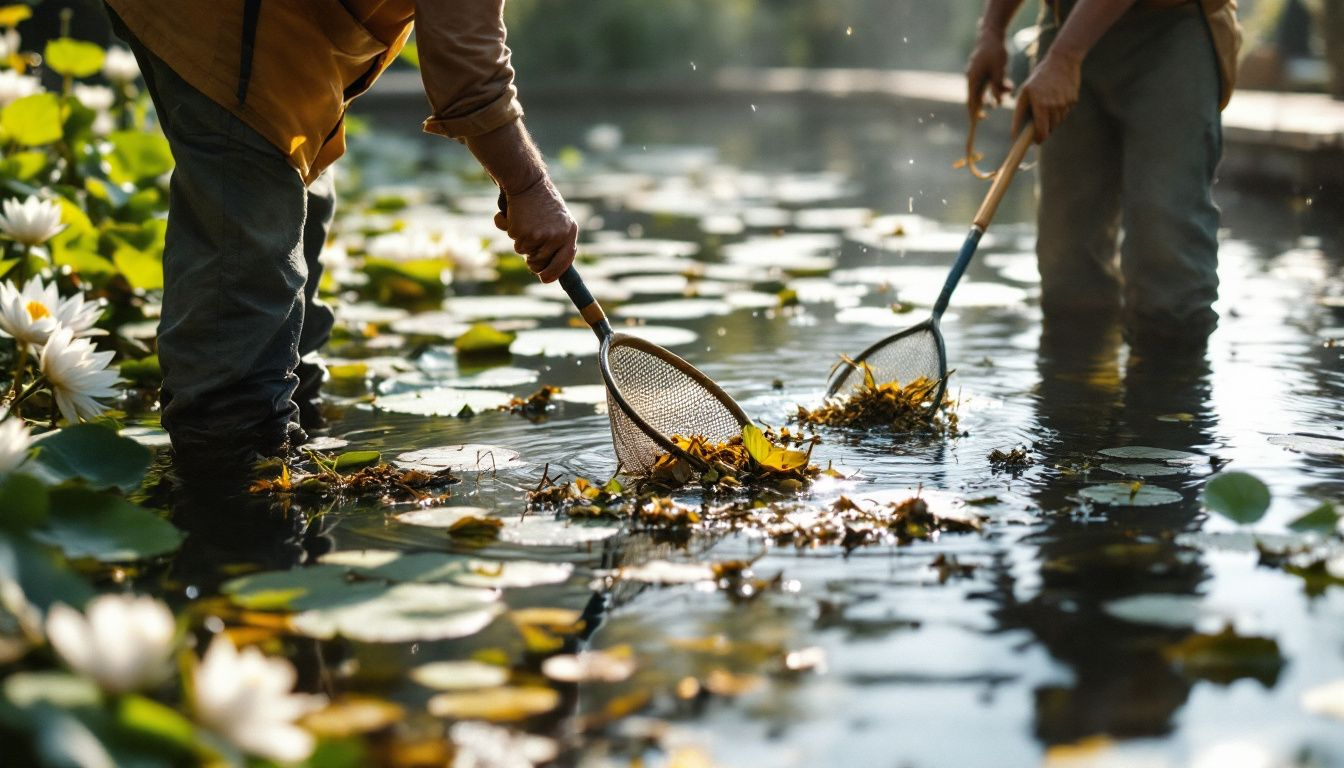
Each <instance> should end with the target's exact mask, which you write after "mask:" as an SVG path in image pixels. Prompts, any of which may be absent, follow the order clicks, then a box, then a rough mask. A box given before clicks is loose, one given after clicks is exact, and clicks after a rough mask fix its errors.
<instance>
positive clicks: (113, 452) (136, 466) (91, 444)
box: [33, 424, 153, 492]
mask: <svg viewBox="0 0 1344 768" xmlns="http://www.w3.org/2000/svg"><path fill="white" fill-rule="evenodd" d="M34 444H35V445H37V447H38V452H37V458H36V459H35V466H34V467H33V469H36V470H37V471H39V472H40V473H41V474H42V475H43V477H44V479H46V480H48V481H50V482H52V483H59V482H62V481H65V480H71V479H75V478H79V479H82V480H84V482H86V483H88V484H89V485H91V486H94V487H97V488H120V489H121V490H123V491H126V492H130V491H133V490H135V489H136V488H138V487H139V486H140V481H141V480H143V479H144V477H145V471H146V470H147V469H149V462H150V460H151V459H152V458H153V457H152V456H151V455H150V452H149V451H148V450H146V448H145V447H144V446H142V445H140V444H139V443H137V442H136V441H135V440H132V439H131V438H129V437H122V436H121V435H118V434H117V433H116V432H114V431H112V430H110V429H108V428H107V427H104V426H101V425H98V424H76V425H74V426H71V427H66V428H65V429H61V430H57V431H55V432H49V433H47V434H46V435H44V436H42V437H40V438H38V439H37V440H35V441H34Z"/></svg>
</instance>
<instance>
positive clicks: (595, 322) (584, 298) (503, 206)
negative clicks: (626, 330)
mask: <svg viewBox="0 0 1344 768" xmlns="http://www.w3.org/2000/svg"><path fill="white" fill-rule="evenodd" d="M498 205H499V212H500V214H502V215H503V216H504V218H506V219H507V218H508V217H509V198H508V196H507V195H505V194H504V190H503V189H501V190H499V201H498ZM560 287H561V288H564V289H565V293H566V294H568V295H569V300H570V301H572V302H574V308H575V309H577V310H579V315H580V316H582V317H583V321H584V322H585V323H587V324H588V327H589V328H592V329H593V333H595V334H597V338H598V339H602V340H605V339H607V338H608V337H610V336H611V323H609V322H607V313H606V312H604V311H603V310H602V305H601V304H598V303H597V299H595V298H593V292H592V291H590V290H588V286H587V285H586V284H585V283H584V282H583V278H582V277H580V276H579V270H578V268H576V267H575V266H574V265H573V264H571V265H569V269H566V270H565V273H564V274H562V275H560Z"/></svg>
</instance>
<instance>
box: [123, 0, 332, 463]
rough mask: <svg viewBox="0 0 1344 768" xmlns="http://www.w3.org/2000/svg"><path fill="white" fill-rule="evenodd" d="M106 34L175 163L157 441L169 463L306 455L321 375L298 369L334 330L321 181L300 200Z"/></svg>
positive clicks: (150, 59) (280, 164)
mask: <svg viewBox="0 0 1344 768" xmlns="http://www.w3.org/2000/svg"><path fill="white" fill-rule="evenodd" d="M114 23H115V20H114ZM116 26H118V27H119V30H118V32H119V34H121V35H122V37H124V38H126V39H127V41H128V42H129V43H130V44H131V47H132V49H133V50H134V52H135V55H136V58H137V59H138V61H139V63H140V69H141V72H142V73H143V74H144V78H145V83H146V85H147V86H148V88H149V92H150V95H151V96H152V97H153V99H154V104H155V107H156V109H157V111H158V117H159V122H160V123H161V124H162V126H163V132H164V135H166V136H167V137H168V143H169V145H170V146H171V148H172V151H173V157H174V159H175V160H176V161H177V166H176V168H175V169H174V171H173V175H172V181H171V184H170V187H169V202H168V206H169V208H168V232H167V241H166V243H165V246H164V254H163V276H164V289H163V314H162V317H161V318H160V321H159V339H158V344H159V360H160V363H161V364H162V366H163V377H164V380H163V390H162V394H161V398H160V400H161V403H162V405H163V425H164V428H165V429H167V430H168V433H169V435H170V436H171V437H172V441H173V447H174V449H175V450H176V451H178V452H179V453H182V452H195V453H199V452H205V453H229V452H236V451H247V450H259V451H262V452H268V453H270V452H276V451H278V450H281V449H282V448H283V447H284V446H286V445H290V444H297V443H300V442H303V440H304V439H306V437H305V434H304V431H303V430H302V428H301V427H300V426H299V417H300V410H301V408H302V409H304V410H307V409H311V408H313V407H314V405H313V401H314V399H315V398H316V396H317V390H318V388H319V387H320V385H321V382H322V378H323V376H324V374H325V372H324V370H323V369H322V367H321V365H320V363H315V362H312V363H310V362H303V363H301V362H300V358H301V357H303V356H304V355H309V354H310V353H314V352H316V351H317V349H318V348H320V347H321V346H322V345H323V344H324V343H326V341H327V338H328V336H329V334H330V332H331V326H332V319H333V318H332V313H331V310H330V308H328V307H326V306H325V305H323V304H322V303H321V302H320V301H319V300H318V299H317V295H316V294H317V285H318V282H319V280H320V279H321V276H322V266H321V263H320V262H319V261H318V254H319V253H320V252H321V250H322V246H323V244H324V242H325V241H326V236H327V229H328V227H329V226H330V225H331V219H332V216H333V214H334V212H335V204H336V200H335V195H334V191H333V188H332V182H331V178H330V174H324V175H323V176H322V177H321V178H319V179H318V180H317V181H315V182H314V183H313V184H311V185H308V186H305V185H304V183H303V179H302V178H301V177H300V176H299V173H298V171H296V170H295V169H294V168H293V167H292V166H291V165H290V164H289V162H288V161H287V160H286V159H285V157H284V155H282V154H281V152H280V151H279V150H278V149H276V148H275V147H274V146H272V145H271V144H270V143H269V142H267V141H266V140H265V139H264V138H262V136H261V135H260V134H258V133H257V132H256V131H255V130H253V129H252V128H249V127H248V126H247V125H246V124H244V123H243V122H242V121H241V120H239V119H238V118H237V117H235V116H234V115H233V114H232V113H231V112H229V110H227V109H225V108H224V107H222V106H220V105H219V104H216V103H215V102H214V101H212V100H210V99H209V98H207V97H206V96H205V95H203V94H201V93H200V92H199V91H197V90H196V89H195V88H192V87H191V86H190V85H188V84H187V83H186V82H185V81H184V80H182V78H181V77H179V76H178V75H177V74H176V73H175V72H173V71H172V70H171V69H170V68H169V67H168V66H167V65H166V64H164V62H163V61H161V60H160V59H159V58H158V57H156V56H154V55H153V54H152V53H150V52H149V51H148V50H147V49H145V48H144V46H143V45H140V44H139V42H138V41H136V40H135V39H134V36H133V35H132V34H131V33H129V31H127V30H126V29H125V27H124V25H121V24H119V23H118V24H116ZM296 400H297V402H296ZM305 415H307V414H305Z"/></svg>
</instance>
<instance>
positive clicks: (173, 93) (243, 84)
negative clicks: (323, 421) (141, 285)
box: [107, 0, 578, 472]
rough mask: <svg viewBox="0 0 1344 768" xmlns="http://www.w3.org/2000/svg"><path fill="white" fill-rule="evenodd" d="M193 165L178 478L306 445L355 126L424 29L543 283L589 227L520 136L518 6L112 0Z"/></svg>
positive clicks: (175, 276)
mask: <svg viewBox="0 0 1344 768" xmlns="http://www.w3.org/2000/svg"><path fill="white" fill-rule="evenodd" d="M107 5H108V7H109V10H110V12H111V14H110V15H111V16H112V21H113V26H114V28H115V29H116V31H117V32H118V34H119V35H120V36H121V37H122V38H124V39H125V40H126V41H127V42H128V43H129V44H130V45H131V48H132V50H133V51H134V53H135V55H136V58H137V60H138V62H139V64H140V69H141V72H142V73H143V75H144V78H145V83H146V85H147V86H148V89H149V92H150V95H151V96H152V98H153V100H154V105H155V108H156V110H157V114H158V118H159V122H160V124H161V125H162V127H163V132H164V134H165V135H166V136H167V138H168V143H169V146H170V147H171V149H172V152H173V157H174V158H175V159H176V161H177V166H176V168H175V170H174V171H173V176H172V181H171V184H170V189H169V212H168V231H167V241H166V244H165V248H164V255H163V267H164V292H163V314H162V318H161V319H160V322H159V359H160V361H161V363H162V366H163V373H164V382H163V389H162V394H161V398H160V401H161V403H162V406H163V425H164V427H165V428H166V429H167V431H168V434H169V436H170V437H171V438H172V444H173V450H174V461H175V463H176V464H177V465H178V467H179V469H183V468H190V467H191V466H193V465H194V466H199V467H201V468H202V469H203V470H204V471H206V472H209V471H217V468H218V467H220V466H221V465H223V466H232V467H236V466H239V465H244V464H250V462H251V460H252V459H255V458H257V457H258V456H275V455H282V454H284V453H285V452H287V451H288V450H289V449H290V448H292V447H294V446H296V445H298V444H300V443H302V442H304V440H305V439H306V433H305V430H304V426H307V425H311V424H314V423H318V421H319V419H320V415H319V413H318V411H317V408H316V399H317V395H318V389H319V387H320V386H321V383H322V378H323V376H324V371H323V369H322V367H321V365H320V364H317V363H314V362H311V358H307V359H305V356H308V355H311V354H312V353H315V352H316V351H317V350H318V349H319V348H320V347H321V346H322V345H323V344H324V343H325V342H326V340H327V337H328V335H329V333H330V331H331V327H332V313H331V310H330V309H329V308H327V307H326V306H325V305H323V304H322V303H321V302H320V301H319V300H318V299H317V296H316V294H317V286H318V282H319V280H320V278H321V274H322V266H321V263H320V262H319V260H318V255H319V253H320V252H321V250H322V247H323V245H324V243H325V241H326V236H327V229H328V227H329V226H330V224H331V220H332V216H333V212H334V207H335V199H334V196H333V185H332V179H331V174H330V173H329V172H327V169H328V168H329V167H330V165H331V163H332V162H333V161H334V160H336V158H338V157H340V155H341V154H342V153H343V152H344V151H345V130H344V127H345V123H344V118H345V112H346V109H347V107H348V106H349V104H350V101H351V100H352V99H354V98H355V97H357V96H358V95H360V94H361V93H363V92H364V91H366V90H368V88H369V87H370V86H371V85H373V82H374V81H375V80H376V79H377V78H378V76H379V75H380V74H382V72H383V71H384V70H385V69H386V68H387V67H388V65H390V64H391V63H392V62H393V61H394V60H396V58H397V55H398V53H399V52H400V51H401V49H402V47H403V45H404V44H405V43H406V41H407V38H408V37H409V36H410V34H411V27H412V24H414V25H415V29H416V33H417V40H418V45H419V52H420V64H421V74H422V77H423V79H424V84H425V92H426V95H427V96H428V97H429V103H430V106H431V109H432V113H431V114H430V116H429V118H428V119H427V120H425V123H424V128H425V130H426V131H428V132H430V133H436V134H440V135H442V136H445V137H448V138H452V139H457V140H458V141H461V142H462V143H464V144H465V145H466V146H467V149H469V150H470V151H471V152H472V154H473V155H475V157H476V159H477V160H478V161H480V163H481V165H482V166H483V167H484V168H485V170H486V171H487V172H488V173H489V174H490V175H491V176H492V177H493V178H494V180H495V181H496V182H497V183H498V184H499V186H500V188H501V189H502V190H503V191H504V194H505V195H506V196H507V200H508V212H509V213H508V216H507V217H505V216H503V215H500V214H497V215H496V217H495V224H496V226H498V227H500V228H501V229H503V230H505V231H506V232H508V234H509V236H510V237H511V238H512V239H513V241H514V248H515V250H516V251H517V252H518V253H520V254H524V255H526V256H527V264H528V266H529V267H530V268H531V269H532V271H533V272H534V273H536V274H537V275H538V277H540V278H541V279H542V280H543V281H546V282H550V281H553V280H555V279H557V278H559V276H560V275H561V273H563V272H564V271H565V269H566V268H568V267H569V265H570V264H571V263H572V262H573V260H574V255H575V243H576V240H577V236H578V228H577V226H576V225H575V222H574V219H573V218H572V217H571V216H570V213H569V210H568V208H567V207H566V205H565V202H564V200H563V199H562V198H561V196H560V194H559V193H558V192H557V191H556V189H555V187H554V186H553V185H552V184H551V180H550V178H549V176H548V174H547V171H546V166H545V165H544V163H543V162H542V159H541V155H540V153H539V152H538V151H537V148H536V146H535V145H534V144H533V142H532V139H531V138H530V137H529V135H528V132H527V130H526V129H525V128H524V127H523V121H522V116H523V110H522V107H521V106H520V105H519V103H518V99H517V89H516V88H515V87H514V82H513V81H514V71H513V68H512V67H511V66H510V64H509V61H510V52H509V49H508V47H507V46H506V45H505V40H504V38H505V30H504V21H503V6H504V3H503V0H455V1H454V2H448V3H438V2H426V1H425V0H322V1H321V2H318V1H317V0H313V1H311V2H280V3H275V2H271V3H264V4H263V3H262V2H261V0H232V1H231V2H221V1H220V0H107Z"/></svg>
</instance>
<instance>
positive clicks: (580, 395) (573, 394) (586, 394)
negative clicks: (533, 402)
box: [552, 384, 607, 405]
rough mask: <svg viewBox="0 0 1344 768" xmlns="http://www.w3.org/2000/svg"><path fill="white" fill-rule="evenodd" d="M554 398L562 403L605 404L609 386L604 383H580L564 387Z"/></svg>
mask: <svg viewBox="0 0 1344 768" xmlns="http://www.w3.org/2000/svg"><path fill="white" fill-rule="evenodd" d="M552 399H553V400H556V401H557V402H561V403H581V404H584V405H603V404H605V403H606V402H607V388H606V386H605V385H603V384H580V385H578V386H576V387H574V386H571V387H563V388H561V390H560V391H559V392H557V393H556V395H555V397H554V398H552Z"/></svg>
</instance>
